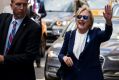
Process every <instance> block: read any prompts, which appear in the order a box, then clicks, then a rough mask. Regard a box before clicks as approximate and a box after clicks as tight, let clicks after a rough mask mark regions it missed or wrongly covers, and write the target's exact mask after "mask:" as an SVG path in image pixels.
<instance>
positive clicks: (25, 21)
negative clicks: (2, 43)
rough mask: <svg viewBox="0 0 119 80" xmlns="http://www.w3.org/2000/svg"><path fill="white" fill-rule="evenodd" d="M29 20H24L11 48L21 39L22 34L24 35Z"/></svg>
mask: <svg viewBox="0 0 119 80" xmlns="http://www.w3.org/2000/svg"><path fill="white" fill-rule="evenodd" d="M28 20H29V19H28V18H27V17H25V18H24V20H23V22H22V23H21V25H20V26H19V29H18V31H17V32H16V34H15V36H14V39H13V41H12V44H11V47H12V46H13V45H14V44H15V42H16V41H17V40H18V39H19V37H20V36H21V35H22V33H24V29H25V28H26V27H25V26H26V24H27V22H29V21H28Z"/></svg>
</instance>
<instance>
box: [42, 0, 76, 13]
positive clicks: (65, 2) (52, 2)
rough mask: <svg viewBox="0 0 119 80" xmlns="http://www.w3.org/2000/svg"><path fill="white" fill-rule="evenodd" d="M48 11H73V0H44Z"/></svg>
mask: <svg viewBox="0 0 119 80" xmlns="http://www.w3.org/2000/svg"><path fill="white" fill-rule="evenodd" d="M44 4H45V9H46V11H62V12H66V11H68V12H73V6H74V3H73V0H44Z"/></svg>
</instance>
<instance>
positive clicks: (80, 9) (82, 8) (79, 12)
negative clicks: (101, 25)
mask: <svg viewBox="0 0 119 80" xmlns="http://www.w3.org/2000/svg"><path fill="white" fill-rule="evenodd" d="M85 10H87V11H88V12H89V14H90V20H91V25H90V26H92V25H93V21H94V17H93V14H92V12H91V10H90V9H89V7H88V6H87V5H83V6H82V7H80V8H79V9H78V10H77V12H76V13H75V15H74V17H76V16H78V15H80V14H81V13H82V12H83V11H85Z"/></svg>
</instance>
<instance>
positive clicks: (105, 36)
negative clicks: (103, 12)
mask: <svg viewBox="0 0 119 80" xmlns="http://www.w3.org/2000/svg"><path fill="white" fill-rule="evenodd" d="M112 30H113V29H112V25H107V24H105V30H104V31H100V30H98V31H97V32H98V38H99V41H101V42H105V41H107V40H109V39H110V37H111V35H112Z"/></svg>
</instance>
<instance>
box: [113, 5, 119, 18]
mask: <svg viewBox="0 0 119 80" xmlns="http://www.w3.org/2000/svg"><path fill="white" fill-rule="evenodd" d="M113 16H115V17H119V4H116V5H114V6H113Z"/></svg>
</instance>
